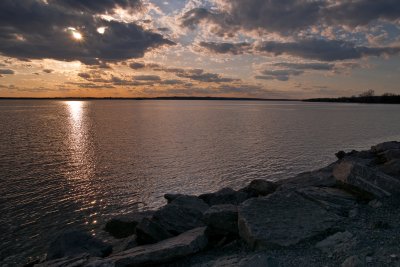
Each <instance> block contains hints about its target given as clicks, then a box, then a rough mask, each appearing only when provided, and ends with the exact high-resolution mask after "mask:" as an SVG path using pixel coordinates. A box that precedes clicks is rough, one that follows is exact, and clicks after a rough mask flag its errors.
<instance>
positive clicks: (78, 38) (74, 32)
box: [72, 31, 83, 40]
mask: <svg viewBox="0 0 400 267" xmlns="http://www.w3.org/2000/svg"><path fill="white" fill-rule="evenodd" d="M72 37H73V38H74V39H76V40H82V38H83V36H82V34H81V33H80V32H76V31H73V32H72Z"/></svg>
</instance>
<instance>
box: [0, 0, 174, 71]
mask: <svg viewBox="0 0 400 267" xmlns="http://www.w3.org/2000/svg"><path fill="white" fill-rule="evenodd" d="M94 2H96V4H94ZM125 2H126V3H128V2H129V3H136V2H137V1H88V0H87V1H83V0H82V1H77V0H76V1H49V2H48V4H46V3H45V2H44V1H39V0H21V1H14V0H1V1H0V53H1V54H2V55H4V56H10V57H14V58H18V59H43V58H50V59H56V60H63V61H74V60H79V61H81V62H83V63H85V64H89V65H90V64H100V63H101V62H103V64H104V62H113V61H121V60H125V59H129V58H141V57H143V55H144V53H145V52H147V51H150V50H151V49H153V48H157V47H159V46H162V45H173V44H174V43H173V42H171V41H169V40H167V39H165V38H164V37H163V36H162V35H160V34H158V33H154V32H151V31H149V30H145V29H143V28H142V27H141V26H139V25H136V24H134V23H122V22H117V21H106V20H102V19H101V18H99V17H98V16H97V14H96V13H94V12H97V11H99V10H100V9H104V10H105V8H106V7H107V8H109V7H113V6H114V7H116V6H118V5H121V6H124V7H126V6H127V5H123V3H125ZM98 3H100V4H99V6H98V7H97V4H98ZM67 6H71V7H70V8H67ZM72 6H73V7H74V8H72ZM94 6H96V7H97V9H96V8H94ZM101 6H103V7H102V8H101ZM92 7H93V8H92ZM69 27H73V28H74V29H76V31H78V32H79V33H81V34H82V35H83V39H82V40H81V41H78V40H74V39H73V38H72V31H73V30H72V29H68V28H69ZM99 27H106V30H105V33H104V34H100V33H98V32H97V29H98V28H99Z"/></svg>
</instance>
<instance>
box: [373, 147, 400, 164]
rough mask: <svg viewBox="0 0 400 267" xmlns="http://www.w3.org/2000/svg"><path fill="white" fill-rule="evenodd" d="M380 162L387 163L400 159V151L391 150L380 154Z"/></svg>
mask: <svg viewBox="0 0 400 267" xmlns="http://www.w3.org/2000/svg"><path fill="white" fill-rule="evenodd" d="M378 158H379V162H381V163H385V162H388V161H391V160H395V159H400V149H390V150H386V151H383V152H381V153H379V154H378Z"/></svg>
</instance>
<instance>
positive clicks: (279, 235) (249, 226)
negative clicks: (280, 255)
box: [238, 192, 342, 248]
mask: <svg viewBox="0 0 400 267" xmlns="http://www.w3.org/2000/svg"><path fill="white" fill-rule="evenodd" d="M238 211H239V215H238V221H239V235H240V236H241V237H242V239H244V240H245V241H246V242H247V243H248V244H249V245H250V246H251V247H253V248H263V247H266V248H269V247H272V248H274V247H288V246H291V245H295V244H297V243H299V242H301V241H304V240H306V239H310V238H312V237H315V236H317V235H320V234H325V233H326V232H328V231H329V230H331V228H332V227H334V226H335V225H336V224H337V223H338V222H339V221H340V220H341V219H342V217H340V216H338V215H336V214H334V213H331V212H328V211H327V210H326V209H324V208H322V207H321V206H320V205H318V204H316V203H315V202H313V201H310V200H307V199H306V198H304V197H302V196H301V195H299V194H298V193H296V192H289V193H285V192H277V193H274V194H272V195H270V196H267V197H262V198H252V199H249V200H247V201H246V202H244V203H243V204H242V205H240V206H239V209H238Z"/></svg>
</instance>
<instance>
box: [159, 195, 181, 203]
mask: <svg viewBox="0 0 400 267" xmlns="http://www.w3.org/2000/svg"><path fill="white" fill-rule="evenodd" d="M183 196H185V195H183V194H165V195H164V198H165V199H166V200H167V202H168V203H171V202H172V201H174V200H175V199H177V198H178V197H183Z"/></svg>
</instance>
